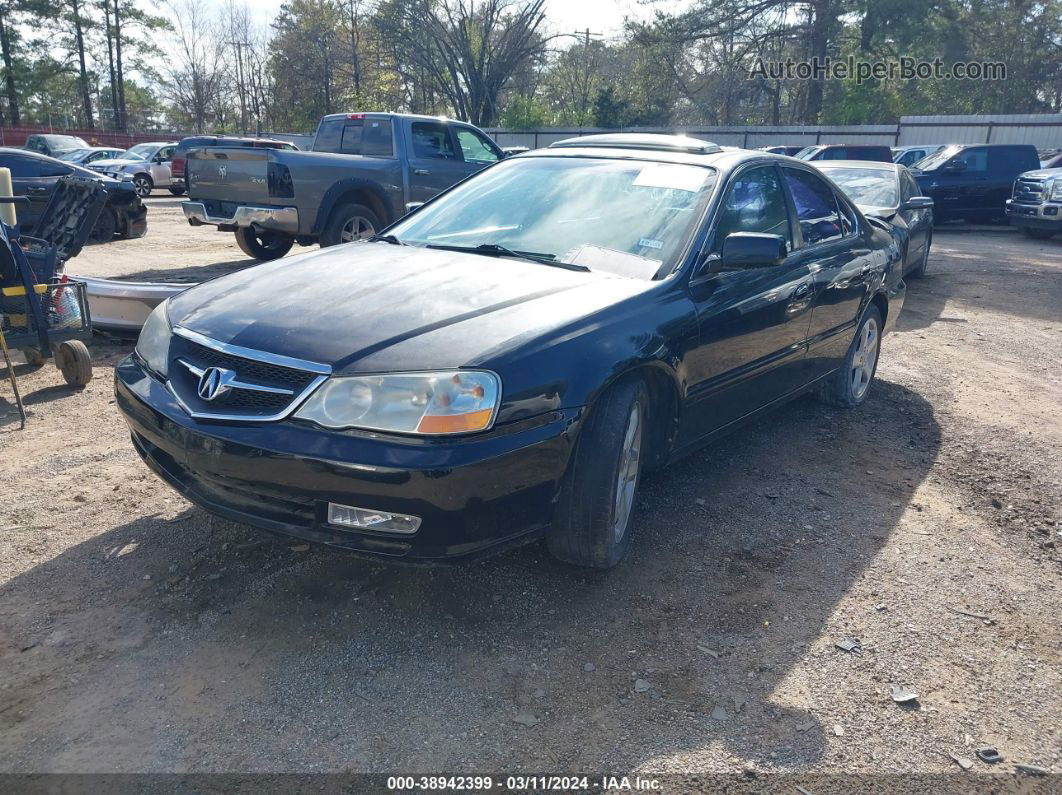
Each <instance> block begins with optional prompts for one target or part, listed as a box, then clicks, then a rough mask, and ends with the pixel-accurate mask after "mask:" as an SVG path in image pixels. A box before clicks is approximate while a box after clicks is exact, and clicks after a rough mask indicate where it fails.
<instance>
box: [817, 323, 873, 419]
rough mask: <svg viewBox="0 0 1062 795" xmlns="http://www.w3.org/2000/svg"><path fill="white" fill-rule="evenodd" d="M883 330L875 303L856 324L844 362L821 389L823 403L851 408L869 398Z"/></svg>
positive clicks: (820, 395)
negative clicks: (853, 337) (853, 336)
mask: <svg viewBox="0 0 1062 795" xmlns="http://www.w3.org/2000/svg"><path fill="white" fill-rule="evenodd" d="M881 330H882V322H881V313H880V312H879V311H878V308H877V307H876V306H870V307H869V308H868V309H867V311H866V313H865V314H864V315H863V320H862V321H861V322H860V323H859V325H858V326H857V327H856V333H855V339H853V340H852V344H851V345H849V346H848V353H847V354H846V355H845V357H844V363H843V364H842V365H841V367H840V368H839V369H838V370H837V371H836V372H835V373H833V374H832V375H831V376H829V378H827V379H826V380H825V381H823V382H822V385H821V386H820V388H819V397H820V398H822V400H823V401H824V402H826V403H829V404H830V405H831V406H837V407H838V408H845V409H852V408H855V407H856V406H858V405H860V404H862V403H863V401H864V400H866V399H867V395H868V394H869V393H870V384H871V382H873V380H874V374H875V373H876V372H877V370H878V354H879V353H880V352H881Z"/></svg>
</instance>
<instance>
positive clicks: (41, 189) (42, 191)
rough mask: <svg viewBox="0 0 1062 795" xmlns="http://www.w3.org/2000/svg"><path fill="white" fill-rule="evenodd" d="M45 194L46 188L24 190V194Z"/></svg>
mask: <svg viewBox="0 0 1062 795" xmlns="http://www.w3.org/2000/svg"><path fill="white" fill-rule="evenodd" d="M47 192H48V189H47V188H26V193H37V194H40V193H47Z"/></svg>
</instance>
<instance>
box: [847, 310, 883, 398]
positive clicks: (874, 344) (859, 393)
mask: <svg viewBox="0 0 1062 795" xmlns="http://www.w3.org/2000/svg"><path fill="white" fill-rule="evenodd" d="M877 363H878V321H877V320H875V319H874V318H873V317H871V318H867V321H866V323H864V324H863V327H862V328H861V329H860V331H859V338H858V340H857V341H856V348H855V351H854V352H853V353H852V371H851V374H850V375H851V380H852V397H854V398H855V399H856V400H862V398H863V395H865V394H866V393H867V390H868V389H870V382H871V380H872V379H873V378H874V366H875V365H876V364H877Z"/></svg>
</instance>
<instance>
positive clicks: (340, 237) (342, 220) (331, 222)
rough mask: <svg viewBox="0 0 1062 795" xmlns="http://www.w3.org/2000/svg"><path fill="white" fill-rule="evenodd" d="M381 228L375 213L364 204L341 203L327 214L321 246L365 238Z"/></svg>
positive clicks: (336, 244)
mask: <svg viewBox="0 0 1062 795" xmlns="http://www.w3.org/2000/svg"><path fill="white" fill-rule="evenodd" d="M382 228H383V225H382V224H381V223H380V219H379V218H377V217H376V213H374V212H373V211H372V210H370V209H369V208H368V207H366V206H365V205H364V204H341V205H339V206H338V207H336V209H334V210H333V211H332V214H331V215H330V216H328V223H327V224H326V225H325V228H324V231H323V232H322V233H321V248H326V247H328V246H338V245H339V244H340V243H350V242H352V241H354V240H365V239H366V238H370V237H372V236H373V235H375V234H376V232H377V230H379V229H382Z"/></svg>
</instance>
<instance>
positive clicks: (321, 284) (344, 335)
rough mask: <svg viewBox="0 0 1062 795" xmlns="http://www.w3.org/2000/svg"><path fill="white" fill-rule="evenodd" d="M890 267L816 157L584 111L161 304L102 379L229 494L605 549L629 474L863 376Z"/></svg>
mask: <svg viewBox="0 0 1062 795" xmlns="http://www.w3.org/2000/svg"><path fill="white" fill-rule="evenodd" d="M899 271H900V262H899V250H898V247H897V245H896V243H895V241H894V239H893V237H892V236H891V235H890V234H889V233H888V232H887V231H885V230H884V229H882V228H879V227H877V226H875V225H874V224H871V223H868V222H867V220H866V219H865V218H864V217H863V215H862V213H861V212H860V211H859V210H858V209H857V208H856V207H855V205H854V204H852V203H851V201H849V199H848V198H847V197H845V196H844V195H843V194H842V193H841V192H840V191H838V190H836V189H835V188H834V186H833V185H832V184H831V183H830V182H828V181H827V180H826V179H824V178H823V177H822V175H821V174H819V173H818V172H817V171H816V170H815V169H814V168H813V167H812V166H810V165H808V164H805V163H799V162H796V161H794V160H791V159H789V158H784V157H780V156H778V155H771V154H767V153H763V152H750V151H742V150H725V151H724V150H723V149H721V148H720V147H717V146H715V145H713V144H708V143H705V142H703V141H697V140H694V139H689V138H675V137H671V136H639V135H634V136H632V135H604V136H588V137H584V138H579V139H573V140H571V141H567V142H560V143H558V144H554V145H553V146H552V147H551V148H549V149H540V150H537V151H534V152H528V153H526V154H523V155H517V156H515V157H512V158H509V159H506V160H502V161H501V162H499V163H498V164H497V165H494V166H492V167H490V168H488V169H486V170H484V171H483V172H481V173H479V174H478V175H476V176H474V177H472V178H470V179H468V180H466V181H464V182H462V183H460V184H459V185H457V186H455V187H454V188H452V189H451V190H449V191H446V192H445V193H443V194H441V195H440V196H438V197H437V198H435V199H433V200H432V201H430V202H428V203H427V204H425V205H424V206H423V207H421V208H420V209H418V210H416V211H415V212H413V213H412V214H411V215H409V216H407V217H406V218H404V219H402V220H401V221H399V222H398V223H396V224H394V225H393V226H392V227H391V228H390V229H389V230H387V233H386V234H384V235H382V236H380V237H377V238H375V239H374V240H373V241H370V242H357V243H351V244H347V245H342V246H335V247H332V248H329V249H326V250H323V251H319V252H314V253H311V254H307V255H303V256H300V257H296V258H294V259H290V258H289V259H285V260H277V261H276V262H271V263H267V264H264V265H261V266H258V267H255V268H251V269H248V270H244V271H241V272H239V273H235V274H232V275H229V276H225V277H223V278H220V279H214V280H212V281H210V282H206V283H204V284H201V285H199V286H198V287H193V288H192V289H190V290H188V291H186V292H184V293H182V294H180V295H178V296H175V297H174V298H171V299H170V300H169V301H167V302H165V303H163V304H160V305H159V307H158V308H157V309H156V310H155V311H154V312H153V313H152V315H151V316H150V318H149V319H148V321H147V323H146V324H145V325H144V328H143V331H142V332H141V335H140V339H139V341H138V342H137V346H136V350H135V352H134V353H133V354H132V355H131V356H129V357H128V358H127V359H125V360H124V361H123V362H121V363H120V364H119V366H118V367H117V369H116V371H115V387H116V394H117V404H118V406H119V408H120V410H121V412H122V413H123V414H124V416H125V419H126V420H127V422H128V424H129V426H130V428H131V430H132V440H133V444H134V446H135V447H136V449H137V451H138V452H139V453H140V455H141V456H142V457H143V458H144V460H145V461H146V462H147V464H148V465H149V466H150V467H151V468H152V469H153V470H154V471H155V472H156V473H157V474H158V475H159V476H160V477H162V478H163V479H164V480H165V481H166V482H168V483H170V484H171V485H172V486H173V487H175V488H176V489H177V490H178V491H180V492H181V493H183V494H184V495H186V496H187V497H188V498H189V499H190V500H192V501H194V502H196V503H198V504H199V505H201V506H203V507H205V508H206V509H208V510H210V511H212V512H214V513H217V514H219V515H221V516H225V517H228V518H230V519H234V520H237V521H241V522H245V523H248V524H251V525H256V526H258V527H261V528H265V529H268V530H273V531H278V532H281V533H286V534H290V535H294V536H299V537H301V538H305V539H309V540H311V541H317V542H321V543H324V544H329V545H333V546H335V547H341V548H345V549H348V550H353V551H356V552H359V553H364V554H369V555H375V556H379V557H386V558H392V559H405V560H417V561H439V560H458V559H466V558H469V557H472V556H475V555H478V554H481V553H484V552H487V551H495V550H499V549H502V548H504V547H506V546H509V545H513V544H519V543H524V542H526V541H529V540H532V539H535V538H538V537H541V536H545V538H546V541H547V544H548V546H549V549H550V550H551V551H552V552H553V553H554V554H555V555H556V556H557V557H559V558H561V559H563V560H566V561H570V562H572V563H576V564H579V565H583V566H592V567H599V568H607V567H610V566H613V565H615V564H616V563H618V562H619V561H620V560H621V559H622V557H623V555H624V553H625V552H626V551H627V549H628V548H629V546H630V544H631V537H632V535H633V532H634V530H635V525H636V522H633V521H632V506H633V505H634V502H635V498H636V492H637V487H638V483H639V480H640V479H641V477H642V474H643V473H644V472H645V471H647V470H651V469H655V468H658V467H661V466H663V465H664V464H666V463H668V462H669V461H671V460H673V459H675V458H677V457H678V456H681V455H682V454H683V453H686V452H688V451H690V450H691V449H693V448H695V447H697V446H699V445H702V444H704V443H705V442H707V441H709V440H711V439H713V438H715V437H717V436H719V435H720V434H723V433H725V432H727V431H729V430H731V429H734V428H736V427H738V426H739V425H740V424H741V423H742V422H744V421H746V420H748V419H750V418H751V417H753V416H756V415H757V414H758V413H759V412H761V411H763V410H766V409H769V408H772V407H775V406H778V405H779V404H781V403H783V402H785V401H787V400H789V399H791V398H794V397H796V396H798V395H801V394H804V393H806V392H808V391H814V392H816V393H817V394H818V395H819V396H821V397H822V398H823V399H824V400H826V401H828V402H829V403H831V404H832V405H836V406H843V407H855V406H858V405H859V404H861V403H862V402H863V401H864V400H866V398H867V394H868V391H869V389H870V386H871V381H872V380H873V377H874V372H875V367H876V365H877V361H878V352H879V347H880V344H881V340H882V335H883V334H884V333H885V331H886V330H887V329H889V328H890V327H891V325H892V324H893V323H894V322H895V320H896V317H897V315H898V314H899V312H900V308H901V306H902V302H903V297H904V285H903V281H902V279H901V277H900V272H899Z"/></svg>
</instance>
